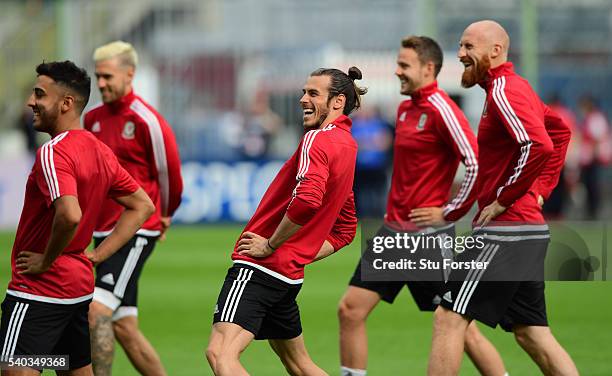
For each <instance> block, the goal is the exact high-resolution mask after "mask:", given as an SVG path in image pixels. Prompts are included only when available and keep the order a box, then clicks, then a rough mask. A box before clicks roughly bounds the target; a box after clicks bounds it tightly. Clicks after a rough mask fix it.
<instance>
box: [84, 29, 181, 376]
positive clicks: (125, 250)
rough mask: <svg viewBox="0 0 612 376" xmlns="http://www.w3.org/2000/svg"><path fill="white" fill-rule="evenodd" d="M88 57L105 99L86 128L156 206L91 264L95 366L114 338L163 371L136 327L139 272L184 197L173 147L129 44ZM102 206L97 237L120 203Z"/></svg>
mask: <svg viewBox="0 0 612 376" xmlns="http://www.w3.org/2000/svg"><path fill="white" fill-rule="evenodd" d="M93 58H94V61H95V64H96V67H95V69H96V71H95V72H96V79H97V84H98V89H99V90H100V94H101V96H102V102H103V103H102V104H100V105H99V106H98V107H95V108H94V109H92V110H91V111H89V112H88V113H87V114H86V115H85V121H84V122H85V128H86V129H87V130H89V131H91V132H92V133H93V134H94V135H95V136H96V137H97V138H98V139H100V141H102V142H104V143H105V144H106V145H108V146H109V147H110V148H111V149H112V150H113V151H114V152H115V155H116V156H117V158H118V159H119V162H120V163H121V165H122V166H123V167H124V168H125V169H126V170H127V171H128V172H129V173H130V174H131V175H132V176H134V178H135V179H136V181H137V182H138V183H139V184H140V185H141V186H142V187H143V189H144V190H145V192H147V194H148V195H149V197H151V199H152V200H153V203H154V204H155V207H156V210H155V213H154V214H153V215H152V216H151V217H150V218H149V219H148V220H147V221H146V222H145V223H144V224H143V225H142V227H141V228H140V229H139V230H138V231H137V232H136V235H135V236H134V237H133V238H132V239H130V241H129V242H126V244H124V245H123V247H122V248H121V249H120V250H119V251H118V252H117V253H115V254H114V255H113V257H111V258H109V259H108V260H107V261H105V262H103V263H101V264H99V265H98V266H97V267H96V288H95V292H94V297H93V302H92V304H91V307H90V311H89V324H90V328H91V337H92V341H91V343H92V360H93V368H94V371H95V372H96V375H110V372H111V368H112V361H113V351H114V341H115V340H114V338H117V340H118V341H119V343H120V344H121V347H123V349H124V350H125V353H126V354H127V356H128V358H129V359H130V361H131V362H132V364H133V365H134V367H135V368H136V369H137V370H138V371H139V372H141V373H143V374H146V375H165V371H164V367H163V365H162V363H161V360H160V358H159V356H158V355H157V352H156V351H155V349H154V348H153V346H152V345H151V343H149V341H148V340H147V339H146V338H145V336H144V335H143V333H142V332H141V331H140V329H139V327H138V308H137V298H138V279H139V278H140V274H141V272H142V269H143V266H144V264H145V262H146V260H147V258H148V257H149V256H150V255H151V252H152V251H153V248H154V247H155V243H156V241H157V240H158V239H159V238H160V236H161V237H162V238H163V237H164V236H165V231H166V229H167V228H168V226H169V225H170V218H171V217H172V215H173V213H174V211H175V210H176V209H177V208H178V206H179V204H180V201H181V192H182V190H183V182H182V179H181V166H180V159H179V154H178V148H177V145H176V141H175V138H174V134H173V133H172V129H171V128H170V126H169V125H168V123H167V122H166V120H164V118H163V117H162V116H161V115H160V114H159V113H158V112H157V111H156V110H155V109H154V108H153V107H151V106H150V105H149V104H147V103H146V102H145V101H144V100H143V99H142V98H140V97H139V96H137V95H136V94H135V93H134V91H133V88H132V79H133V78H134V73H135V70H136V66H137V64H138V56H137V55H136V51H135V50H134V48H133V47H132V46H131V45H130V44H129V43H125V42H121V41H116V42H112V43H109V44H107V45H104V46H101V47H99V48H98V49H96V50H95V52H94V55H93ZM102 206H103V210H102V214H101V215H100V218H99V219H98V223H97V224H96V231H95V232H94V242H95V244H100V242H102V241H103V240H104V238H105V237H106V236H107V235H108V234H109V233H110V231H111V230H112V229H113V228H114V227H115V226H116V224H117V219H118V218H119V216H120V215H121V211H122V210H123V209H122V208H121V207H120V206H117V205H116V204H114V203H113V202H110V201H107V202H105V203H103V204H102Z"/></svg>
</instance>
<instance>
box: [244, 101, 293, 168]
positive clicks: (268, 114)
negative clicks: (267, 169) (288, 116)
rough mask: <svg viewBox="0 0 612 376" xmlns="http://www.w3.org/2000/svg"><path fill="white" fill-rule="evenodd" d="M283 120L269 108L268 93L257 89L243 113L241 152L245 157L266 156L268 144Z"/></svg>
mask: <svg viewBox="0 0 612 376" xmlns="http://www.w3.org/2000/svg"><path fill="white" fill-rule="evenodd" d="M282 124H283V121H282V119H281V117H280V116H278V114H276V112H274V111H272V109H271V108H270V101H269V97H268V93H267V92H265V91H263V90H259V91H258V92H257V93H256V94H255V98H253V102H252V103H251V105H250V108H249V111H248V113H246V114H245V119H244V129H243V139H242V153H243V154H244V156H245V157H246V158H249V159H259V158H263V157H266V156H268V153H269V151H270V145H271V143H272V140H273V137H274V135H276V134H277V133H278V132H279V130H280V128H281V126H282Z"/></svg>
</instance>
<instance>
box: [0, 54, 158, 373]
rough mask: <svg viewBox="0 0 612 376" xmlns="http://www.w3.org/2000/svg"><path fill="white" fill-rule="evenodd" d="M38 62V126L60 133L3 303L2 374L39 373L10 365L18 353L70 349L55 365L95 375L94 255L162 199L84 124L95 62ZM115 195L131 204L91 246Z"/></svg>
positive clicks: (39, 161)
mask: <svg viewBox="0 0 612 376" xmlns="http://www.w3.org/2000/svg"><path fill="white" fill-rule="evenodd" d="M36 72H37V73H38V78H37V79H36V84H35V86H34V90H33V93H32V94H31V95H30V98H29V100H28V106H29V107H30V108H31V109H32V110H33V112H34V117H33V122H34V129H36V131H38V132H45V133H48V134H49V135H51V140H50V141H49V142H47V143H45V144H44V145H43V146H42V147H41V148H40V149H38V152H37V154H36V161H35V162H34V166H33V167H32V172H31V173H30V176H29V177H28V182H27V185H26V192H25V201H24V205H23V211H22V213H21V219H20V220H19V226H18V227H17V234H16V235H15V244H14V245H13V252H12V256H11V267H12V278H11V281H10V282H9V286H8V289H7V291H6V298H5V299H4V302H3V303H2V323H1V325H0V333H1V334H0V338H1V341H2V356H1V358H0V366H2V367H1V368H2V375H24V376H25V375H28V376H30V375H39V374H40V372H41V371H40V370H37V369H33V368H27V369H6V368H5V367H7V366H10V365H11V363H13V362H14V364H15V363H16V364H20V362H18V361H17V359H15V357H18V356H25V357H26V358H22V360H26V361H28V364H31V365H34V366H38V365H39V364H36V362H35V359H34V358H32V357H34V356H41V357H43V356H44V358H45V359H49V356H50V355H58V356H64V358H62V359H56V361H55V362H54V365H55V366H56V367H57V368H59V369H64V370H68V371H66V372H63V373H60V374H66V375H74V376H77V375H82V376H85V375H93V373H92V368H91V365H90V364H91V355H90V345H89V329H88V325H87V311H88V308H89V302H91V298H92V295H93V288H94V281H93V273H92V270H91V269H92V262H94V263H95V262H99V261H102V260H104V259H106V258H108V257H109V256H110V255H112V254H113V253H114V252H115V251H116V250H117V249H119V247H121V246H122V245H123V244H124V243H125V242H126V241H128V240H129V239H130V238H131V237H132V236H133V235H134V233H135V232H136V230H137V229H138V228H139V227H140V225H142V223H143V222H144V221H145V220H146V219H147V218H148V217H149V216H150V215H151V214H152V213H153V211H154V209H155V207H154V206H153V203H152V202H151V200H150V199H149V197H148V196H147V194H146V193H145V192H144V191H143V190H142V189H141V188H140V187H139V186H138V184H136V182H135V181H134V179H132V177H131V176H130V175H129V174H128V173H127V172H126V171H125V170H124V169H123V168H122V167H121V165H120V164H119V162H118V161H117V158H116V157H115V156H114V155H113V152H112V151H111V150H110V149H109V148H108V147H107V146H106V145H104V144H103V143H101V142H100V141H98V140H97V139H96V138H95V137H94V136H93V135H91V133H89V132H87V131H85V130H83V129H81V125H80V117H81V112H82V111H83V108H84V107H85V105H86V104H87V101H88V99H89V90H90V84H91V81H90V79H89V76H88V75H87V72H85V70H83V69H81V68H79V67H77V66H76V65H74V64H73V63H72V62H70V61H64V62H49V63H42V64H40V65H39V66H38V67H36ZM107 197H110V198H113V199H114V200H115V201H116V202H117V203H118V204H120V205H122V207H124V208H125V210H124V211H123V213H122V214H121V218H120V219H119V221H118V223H117V226H116V227H115V229H114V230H113V231H112V233H111V234H109V236H108V237H107V238H106V240H104V241H103V242H102V243H100V244H99V245H98V246H97V247H96V248H95V249H94V250H93V251H87V252H84V251H85V249H86V248H87V245H88V244H89V242H90V240H91V235H92V233H93V231H94V226H95V222H96V219H97V217H98V214H99V213H100V211H101V206H100V202H102V201H103V200H104V199H106V198H107ZM66 356H68V358H66ZM48 365H49V366H51V365H52V364H48ZM47 368H51V367H47ZM60 372H61V371H60Z"/></svg>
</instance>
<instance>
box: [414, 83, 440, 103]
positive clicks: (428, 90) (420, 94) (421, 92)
mask: <svg viewBox="0 0 612 376" xmlns="http://www.w3.org/2000/svg"><path fill="white" fill-rule="evenodd" d="M437 91H438V81H434V82H432V83H430V84H429V85H426V86H423V87H422V88H420V89H418V90H416V91H415V92H414V93H412V94H411V95H410V98H412V100H413V101H414V102H420V101H423V100H427V98H429V96H430V95H432V94H434V93H435V92H437Z"/></svg>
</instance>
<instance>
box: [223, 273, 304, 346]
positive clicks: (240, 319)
mask: <svg viewBox="0 0 612 376" xmlns="http://www.w3.org/2000/svg"><path fill="white" fill-rule="evenodd" d="M301 288H302V284H301V283H300V284H295V285H293V284H289V283H286V282H284V281H281V280H279V279H277V278H275V277H273V276H271V275H269V274H267V273H265V272H263V271H260V270H258V269H256V268H254V267H251V266H249V265H245V264H234V266H232V267H231V268H229V270H228V271H227V276H226V277H225V282H223V287H221V292H220V293H219V298H218V299H217V304H216V305H215V313H214V316H213V324H214V323H217V322H231V323H234V324H237V325H240V326H241V327H242V328H244V329H246V330H248V331H249V332H251V333H253V335H255V339H292V338H295V337H297V336H299V335H300V334H302V323H301V321H300V310H299V308H298V305H297V302H296V300H295V299H296V297H297V295H298V293H299V292H300V289H301Z"/></svg>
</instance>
